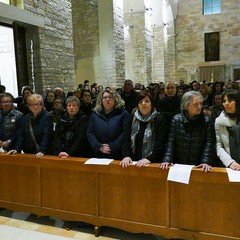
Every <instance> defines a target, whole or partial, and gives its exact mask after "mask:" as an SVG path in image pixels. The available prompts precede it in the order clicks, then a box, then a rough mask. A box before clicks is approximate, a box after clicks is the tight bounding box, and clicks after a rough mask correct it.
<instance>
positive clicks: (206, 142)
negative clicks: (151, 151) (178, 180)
mask: <svg viewBox="0 0 240 240" xmlns="http://www.w3.org/2000/svg"><path fill="white" fill-rule="evenodd" d="M214 150H215V133H214V125H213V122H212V121H211V120H210V119H209V118H208V117H206V116H204V114H203V113H201V114H200V115H198V116H197V117H196V118H195V119H193V120H190V119H189V118H187V117H186V115H185V113H179V114H177V115H175V116H174V117H173V120H172V122H171V125H170V130H169V136H168V143H167V147H166V151H165V154H164V158H163V162H169V163H179V164H189V165H199V164H202V163H207V164H209V165H211V164H212V160H213V154H214Z"/></svg>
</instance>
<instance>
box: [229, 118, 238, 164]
mask: <svg viewBox="0 0 240 240" xmlns="http://www.w3.org/2000/svg"><path fill="white" fill-rule="evenodd" d="M227 129H228V132H229V146H230V155H231V157H232V159H234V160H235V161H236V162H237V163H239V164H240V147H239V146H240V125H239V122H238V123H237V124H236V125H234V126H232V127H227Z"/></svg>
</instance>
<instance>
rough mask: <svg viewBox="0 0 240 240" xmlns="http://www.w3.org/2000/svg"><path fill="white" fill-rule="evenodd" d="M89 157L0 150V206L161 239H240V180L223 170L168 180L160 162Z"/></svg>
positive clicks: (198, 171) (199, 171) (200, 172)
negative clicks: (101, 161) (124, 164)
mask: <svg viewBox="0 0 240 240" xmlns="http://www.w3.org/2000/svg"><path fill="white" fill-rule="evenodd" d="M85 161H86V159H83V158H81V159H78V158H68V159H59V158H57V157H54V156H44V157H43V158H35V157H34V155H30V154H17V155H11V156H9V155H6V154H5V153H1V154H0V207H4V208H8V209H10V210H13V211H26V212H31V213H35V214H38V215H40V216H44V215H45V216H46V215H48V216H55V217H59V218H61V219H63V220H71V221H83V222H87V223H91V224H93V225H94V226H96V227H95V234H96V235H98V233H99V232H98V230H99V227H101V226H110V227H116V228H119V229H123V230H127V231H130V232H144V233H152V234H157V235H160V236H162V237H164V238H181V239H192V240H193V239H200V240H229V239H240V183H230V182H229V181H228V177H227V173H226V171H225V169H224V168H214V170H213V171H211V172H208V173H205V172H202V171H201V170H200V169H193V171H192V174H191V178H190V184H188V185H186V184H181V183H174V182H169V181H167V174H168V170H162V169H160V168H159V166H158V164H151V165H150V166H148V167H143V168H137V167H135V166H131V167H130V168H127V169H122V168H121V167H120V166H119V161H114V162H112V163H111V164H110V165H108V166H103V165H85V164H84V162H85Z"/></svg>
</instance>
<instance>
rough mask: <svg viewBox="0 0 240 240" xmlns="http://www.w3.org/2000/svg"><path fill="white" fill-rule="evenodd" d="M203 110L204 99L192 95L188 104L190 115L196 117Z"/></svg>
mask: <svg viewBox="0 0 240 240" xmlns="http://www.w3.org/2000/svg"><path fill="white" fill-rule="evenodd" d="M201 111H202V99H201V98H200V97H199V96H194V97H192V99H191V101H190V102H189V104H188V116H189V118H194V117H195V116H197V115H198V114H200V113H201Z"/></svg>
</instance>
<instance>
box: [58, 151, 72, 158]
mask: <svg viewBox="0 0 240 240" xmlns="http://www.w3.org/2000/svg"><path fill="white" fill-rule="evenodd" d="M58 157H60V158H68V157H70V156H69V155H68V154H67V153H66V152H60V153H59V154H58Z"/></svg>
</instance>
